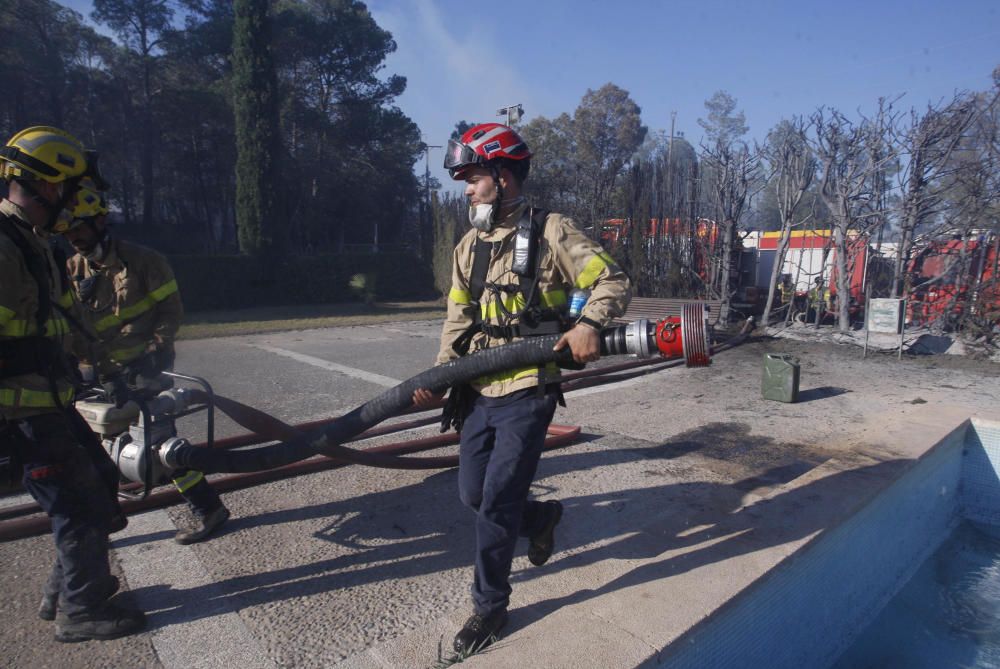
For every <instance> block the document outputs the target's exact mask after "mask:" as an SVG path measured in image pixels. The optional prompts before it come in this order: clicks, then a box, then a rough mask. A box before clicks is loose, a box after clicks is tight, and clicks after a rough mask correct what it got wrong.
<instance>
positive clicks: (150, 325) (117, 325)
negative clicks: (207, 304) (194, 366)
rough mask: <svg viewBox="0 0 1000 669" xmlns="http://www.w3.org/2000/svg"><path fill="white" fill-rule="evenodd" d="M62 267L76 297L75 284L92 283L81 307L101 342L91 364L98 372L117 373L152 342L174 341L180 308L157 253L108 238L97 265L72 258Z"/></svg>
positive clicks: (79, 257)
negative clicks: (65, 268)
mask: <svg viewBox="0 0 1000 669" xmlns="http://www.w3.org/2000/svg"><path fill="white" fill-rule="evenodd" d="M66 266H67V270H68V271H69V275H70V278H71V279H72V280H73V282H74V285H76V288H77V291H78V297H81V298H82V296H80V295H79V290H80V282H81V281H83V280H84V279H92V280H93V281H94V284H93V286H92V288H91V291H90V296H89V297H88V299H87V300H86V301H84V302H83V306H84V310H85V311H86V312H87V315H88V320H89V321H90V322H91V323H92V324H93V326H94V329H95V330H96V331H97V336H98V337H99V338H100V341H101V343H102V352H101V355H100V358H101V359H99V360H96V361H94V360H92V361H90V362H91V363H92V364H94V366H95V367H96V368H97V370H98V372H99V373H100V374H102V375H103V374H109V373H112V372H114V371H117V370H118V369H120V367H121V366H123V365H127V364H128V363H130V362H132V361H133V360H135V359H136V358H138V357H140V356H141V355H142V354H143V353H145V351H146V350H147V348H149V347H150V345H151V344H154V343H155V344H168V345H169V344H172V343H173V341H174V337H175V336H176V334H177V330H178V328H180V324H181V317H182V316H183V313H184V309H183V306H182V305H181V296H180V293H179V292H178V290H177V280H176V279H175V278H174V273H173V270H171V269H170V265H169V264H168V263H167V259H166V258H164V257H163V256H162V255H160V254H159V253H157V252H156V251H153V250H151V249H147V248H145V247H143V246H139V245H138V244H132V243H130V242H125V241H121V240H117V239H112V240H111V242H110V243H109V244H108V250H107V253H106V254H105V257H104V258H103V262H102V263H101V264H100V265H98V264H97V263H94V262H91V261H89V260H87V259H86V258H84V257H83V256H82V255H79V254H77V255H75V256H73V257H72V258H70V259H69V260H68V261H67V263H66Z"/></svg>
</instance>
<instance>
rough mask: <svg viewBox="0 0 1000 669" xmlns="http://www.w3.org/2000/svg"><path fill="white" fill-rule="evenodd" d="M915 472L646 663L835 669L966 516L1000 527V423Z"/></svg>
mask: <svg viewBox="0 0 1000 669" xmlns="http://www.w3.org/2000/svg"><path fill="white" fill-rule="evenodd" d="M907 465H908V466H907V467H906V468H905V471H904V472H903V473H902V474H901V475H900V476H899V477H898V478H896V479H895V480H893V481H892V482H891V483H889V484H887V485H885V486H883V487H876V489H875V490H869V491H867V493H866V494H865V495H861V497H864V498H863V499H859V500H858V502H859V503H858V509H857V511H856V512H854V513H853V514H851V515H850V516H849V517H848V518H846V519H845V520H843V521H842V522H840V523H839V524H836V526H833V527H828V528H827V529H826V530H825V531H823V532H821V533H820V534H819V535H818V536H817V537H816V538H815V539H813V541H812V542H810V543H809V544H807V545H805V546H803V547H801V548H800V549H799V550H798V551H797V552H796V553H795V554H793V555H792V556H790V557H789V558H788V559H786V560H785V561H784V562H782V563H781V564H779V565H777V567H775V568H774V569H773V570H771V571H770V572H769V573H767V574H765V575H764V576H763V577H762V578H761V579H759V580H758V581H757V582H756V583H754V584H753V585H751V586H750V587H749V588H748V589H747V590H746V591H744V592H743V593H741V594H740V595H739V596H737V597H735V598H734V599H733V600H731V601H730V602H729V603H728V604H727V605H726V606H724V607H723V608H722V609H720V610H719V611H717V612H716V613H715V614H713V615H712V616H710V617H709V618H708V619H706V621H704V623H703V624H701V625H699V626H696V627H695V628H693V629H692V630H690V631H689V632H688V633H686V634H685V635H683V636H682V637H681V638H679V639H678V640H677V641H676V642H674V643H673V644H671V646H670V647H668V648H666V649H664V650H663V652H662V653H661V654H660V655H659V657H658V658H657V660H655V661H653V662H650V663H648V665H649V666H666V667H673V668H678V669H688V668H690V669H704V668H705V667H713V669H721V668H727V667H733V668H737V667H739V668H742V667H746V668H752V669H759V668H763V667H766V668H768V669H781V668H784V667H787V668H788V669H802V668H803V667H810V668H822V667H828V666H830V665H831V664H833V662H835V661H836V659H837V658H838V657H839V656H840V654H841V653H843V652H844V651H845V650H846V649H847V648H848V647H849V646H850V644H851V643H852V642H853V640H854V638H855V636H856V634H857V633H858V632H859V631H860V630H862V629H864V628H865V627H866V626H867V625H868V624H869V623H870V622H871V621H872V620H873V619H874V618H875V616H876V615H877V614H878V612H879V611H880V610H881V608H882V607H883V606H884V605H885V604H886V602H888V601H889V599H891V598H892V597H893V595H895V594H896V592H897V591H898V590H899V589H900V588H901V587H902V586H903V585H904V584H905V583H906V581H907V580H908V579H909V578H910V577H911V576H912V574H913V573H914V571H915V570H916V569H917V568H918V567H919V566H920V564H921V563H922V562H923V561H924V560H925V559H926V558H927V557H929V556H930V555H931V554H932V553H933V552H934V550H935V549H936V548H937V547H938V546H939V545H940V543H941V542H942V541H943V540H944V539H945V538H946V537H947V536H948V534H949V533H950V532H951V531H952V529H953V528H954V526H955V524H956V523H957V522H958V519H959V517H960V516H964V517H968V518H970V519H972V520H976V521H979V522H993V523H998V524H1000V482H998V481H1000V479H998V475H997V472H998V471H1000V424H998V423H993V422H989V423H986V422H982V421H966V422H965V423H963V424H962V425H960V426H958V427H956V429H955V430H953V431H952V432H950V433H949V434H948V435H947V436H946V437H944V438H943V439H942V440H941V441H939V442H938V443H937V444H936V445H934V446H933V447H931V448H929V449H928V450H927V451H926V452H925V453H924V455H923V456H922V457H920V458H919V459H917V460H915V461H913V462H912V463H907ZM845 471H847V470H845ZM845 492H846V493H848V494H849V493H851V492H852V491H851V490H846V491H845Z"/></svg>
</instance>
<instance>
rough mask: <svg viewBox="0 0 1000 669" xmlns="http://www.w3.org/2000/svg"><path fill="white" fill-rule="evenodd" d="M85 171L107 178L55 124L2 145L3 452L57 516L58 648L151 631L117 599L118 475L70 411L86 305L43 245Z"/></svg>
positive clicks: (44, 608)
mask: <svg viewBox="0 0 1000 669" xmlns="http://www.w3.org/2000/svg"><path fill="white" fill-rule="evenodd" d="M88 173H89V174H91V175H92V176H93V177H94V178H95V179H97V181H98V182H99V177H97V175H96V155H94V154H91V153H89V152H86V151H85V150H84V148H83V146H82V145H81V144H80V142H79V141H78V140H77V139H76V138H74V137H73V136H71V135H69V134H68V133H66V132H64V131H62V130H59V129H58V128H52V127H48V126H35V127H31V128H27V129H26V130H22V131H21V132H19V133H17V134H16V135H14V136H13V137H12V138H11V139H10V140H9V141H8V142H7V144H6V146H4V147H3V148H2V149H0V177H2V178H3V180H4V181H6V182H7V183H8V190H9V193H8V196H7V198H6V199H4V200H3V201H2V202H0V448H2V449H3V450H4V451H6V452H8V453H10V454H11V456H12V457H13V458H14V460H15V461H16V462H19V463H20V466H21V467H22V468H23V478H22V482H23V484H24V488H25V489H26V490H27V491H28V493H29V494H31V496H32V497H34V499H35V501H37V502H38V504H39V506H41V507H42V509H44V510H45V512H46V513H47V514H48V515H49V517H50V518H51V520H52V538H53V541H54V542H55V548H56V560H55V564H54V565H53V568H52V572H51V574H50V576H49V579H48V582H47V583H46V585H45V590H44V593H43V597H42V603H41V606H40V607H39V610H38V615H39V617H41V618H43V619H45V620H53V619H54V620H55V621H56V633H55V638H56V640H58V641H62V642H76V641H85V640H88V639H114V638H117V637H121V636H125V635H128V634H133V633H135V632H138V631H140V630H142V629H143V628H145V626H146V618H145V616H144V615H143V613H142V612H141V611H136V610H133V609H128V608H124V607H121V606H118V605H117V604H112V603H111V602H110V601H109V600H110V598H111V597H112V595H114V594H115V592H116V591H117V590H118V587H119V583H118V579H117V578H115V577H114V576H112V575H111V570H110V567H109V563H108V534H109V533H110V532H111V531H113V530H115V529H121V527H124V522H125V520H124V515H122V514H121V509H120V507H119V506H118V501H117V489H118V472H117V469H116V468H115V466H114V463H112V462H111V459H110V458H109V457H108V455H107V453H105V452H104V449H103V448H102V447H101V444H100V442H99V441H98V439H97V437H96V435H94V433H93V432H91V431H90V428H89V427H88V426H87V424H86V422H84V420H83V419H82V418H81V417H80V415H79V414H78V413H77V412H76V411H75V410H74V409H73V408H72V406H71V402H72V400H73V396H74V383H73V380H74V379H73V377H74V374H75V372H76V364H75V362H73V361H71V360H69V359H68V356H67V355H66V351H67V347H69V346H71V345H72V337H71V333H70V322H72V321H76V322H77V323H79V320H78V318H77V317H78V316H79V315H80V314H79V311H76V313H75V314H74V313H73V311H74V309H78V307H79V305H77V304H75V302H74V300H73V293H72V291H71V289H70V288H69V286H68V285H64V278H65V273H64V272H63V271H62V267H60V266H59V265H58V264H57V263H56V260H55V258H54V257H53V255H52V252H51V250H50V248H49V245H48V243H47V237H48V236H49V235H50V234H52V233H54V232H59V231H60V226H62V225H65V223H66V219H65V218H64V216H65V215H66V213H67V212H66V211H65V210H66V208H67V207H70V206H72V202H73V200H74V198H75V197H76V191H77V189H78V187H79V182H80V180H81V179H82V178H83V177H84V176H85V175H87V174H88ZM5 571H6V572H7V573H6V574H5V576H6V577H7V578H17V577H18V575H17V573H16V570H14V571H12V570H10V569H6V570H5ZM57 605H58V615H57Z"/></svg>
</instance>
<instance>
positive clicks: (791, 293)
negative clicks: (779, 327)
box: [780, 274, 795, 304]
mask: <svg viewBox="0 0 1000 669" xmlns="http://www.w3.org/2000/svg"><path fill="white" fill-rule="evenodd" d="M780 288H781V303H782V304H791V303H792V300H794V299H795V286H794V285H793V284H792V275H791V274H782V275H781V286H780Z"/></svg>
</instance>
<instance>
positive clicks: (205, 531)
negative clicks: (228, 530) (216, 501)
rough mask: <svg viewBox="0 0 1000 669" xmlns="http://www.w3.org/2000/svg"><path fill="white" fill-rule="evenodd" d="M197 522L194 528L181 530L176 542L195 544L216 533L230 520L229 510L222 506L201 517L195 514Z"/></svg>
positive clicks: (176, 536)
mask: <svg viewBox="0 0 1000 669" xmlns="http://www.w3.org/2000/svg"><path fill="white" fill-rule="evenodd" d="M195 518H196V519H197V522H196V524H195V526H194V527H192V528H191V529H188V530H181V531H180V532H178V533H177V534H176V535H175V536H174V541H176V542H177V543H179V544H185V545H186V544H194V543H198V542H199V541H201V540H203V539H205V538H207V537H208V536H209V535H210V534H212V532H215V530H217V529H218V528H219V527H221V526H222V524H223V523H225V522H226V521H227V520H229V509H227V508H226V507H224V506H220V507H219V508H217V509H216V510H215V511H212V512H211V513H209V514H207V515H205V516H200V515H198V514H195Z"/></svg>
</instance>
